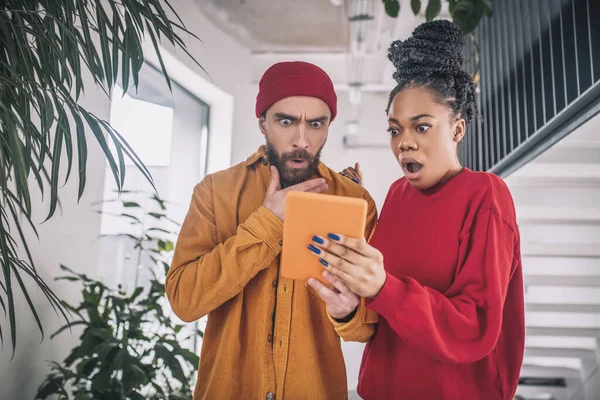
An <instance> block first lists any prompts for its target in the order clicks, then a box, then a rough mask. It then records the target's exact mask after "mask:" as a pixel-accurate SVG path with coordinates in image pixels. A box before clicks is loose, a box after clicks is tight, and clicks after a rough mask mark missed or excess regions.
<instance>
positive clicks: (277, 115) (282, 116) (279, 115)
mask: <svg viewBox="0 0 600 400" xmlns="http://www.w3.org/2000/svg"><path fill="white" fill-rule="evenodd" d="M273 116H274V117H275V118H276V119H289V120H290V121H299V120H300V118H298V117H295V116H293V115H289V114H286V113H280V112H279V113H275V114H274V115H273Z"/></svg>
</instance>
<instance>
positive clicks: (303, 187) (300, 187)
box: [284, 178, 326, 192]
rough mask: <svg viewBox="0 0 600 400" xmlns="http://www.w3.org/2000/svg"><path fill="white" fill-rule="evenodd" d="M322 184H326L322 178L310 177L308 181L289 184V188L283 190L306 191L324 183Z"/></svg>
mask: <svg viewBox="0 0 600 400" xmlns="http://www.w3.org/2000/svg"><path fill="white" fill-rule="evenodd" d="M324 184H326V181H325V179H323V178H317V179H311V180H309V181H306V182H302V183H298V184H296V185H294V186H290V187H289V188H287V189H284V191H285V192H291V191H298V192H308V191H311V190H312V189H315V188H318V187H319V186H321V185H324Z"/></svg>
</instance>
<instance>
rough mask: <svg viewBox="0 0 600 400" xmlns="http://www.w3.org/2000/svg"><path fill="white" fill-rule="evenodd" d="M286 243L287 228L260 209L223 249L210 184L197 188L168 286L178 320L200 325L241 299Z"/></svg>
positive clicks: (171, 302)
mask: <svg viewBox="0 0 600 400" xmlns="http://www.w3.org/2000/svg"><path fill="white" fill-rule="evenodd" d="M282 237H283V222H281V220H279V218H277V217H276V216H275V215H274V214H273V213H271V212H270V211H269V210H267V209H266V208H264V207H260V208H259V209H258V210H257V211H255V212H254V213H253V214H252V215H250V217H249V218H248V219H247V220H246V221H245V222H244V223H242V224H240V225H239V226H238V227H237V232H236V234H235V235H233V236H231V237H230V238H228V239H227V240H225V241H224V242H222V243H219V242H218V240H217V226H216V221H215V215H214V210H213V199H212V191H211V185H210V178H207V179H206V180H205V181H203V182H201V183H200V184H198V185H197V186H196V188H195V190H194V195H193V198H192V202H191V205H190V208H189V211H188V213H187V216H186V218H185V220H184V222H183V225H182V227H181V231H180V233H179V237H178V239H177V245H176V246H175V254H174V256H173V261H172V263H171V268H170V270H169V272H168V274H167V278H166V282H165V286H166V292H167V297H168V299H169V302H170V304H171V307H172V308H173V311H174V312H175V314H176V315H177V316H178V317H179V318H181V319H182V320H183V321H186V322H191V321H195V320H197V319H199V318H201V317H203V316H204V315H206V314H208V313H209V312H211V311H213V310H214V309H216V308H217V307H219V306H221V305H222V304H223V303H225V302H226V301H227V300H229V299H231V298H232V297H234V296H235V295H237V294H238V293H239V292H241V291H242V289H243V288H244V287H245V286H246V284H247V283H248V281H250V279H252V278H253V277H254V276H255V275H256V274H257V273H258V272H259V271H261V270H262V269H264V268H266V267H268V266H269V265H270V264H271V263H272V262H273V260H274V259H275V258H276V257H277V256H278V255H279V253H280V252H281V246H280V241H281V239H282Z"/></svg>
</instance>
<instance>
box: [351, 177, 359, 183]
mask: <svg viewBox="0 0 600 400" xmlns="http://www.w3.org/2000/svg"><path fill="white" fill-rule="evenodd" d="M350 179H352V181H353V182H354V183H360V181H359V180H358V179H354V178H350Z"/></svg>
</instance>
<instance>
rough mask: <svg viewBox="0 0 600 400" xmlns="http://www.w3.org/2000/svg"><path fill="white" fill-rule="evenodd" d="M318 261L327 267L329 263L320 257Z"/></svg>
mask: <svg viewBox="0 0 600 400" xmlns="http://www.w3.org/2000/svg"><path fill="white" fill-rule="evenodd" d="M319 261H321V264H323V265H324V266H326V267H328V266H329V264H328V263H327V261H325V260H323V259H322V258H319Z"/></svg>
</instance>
